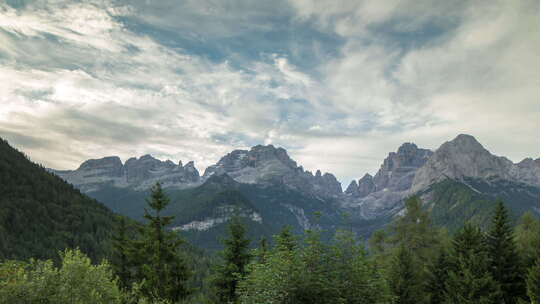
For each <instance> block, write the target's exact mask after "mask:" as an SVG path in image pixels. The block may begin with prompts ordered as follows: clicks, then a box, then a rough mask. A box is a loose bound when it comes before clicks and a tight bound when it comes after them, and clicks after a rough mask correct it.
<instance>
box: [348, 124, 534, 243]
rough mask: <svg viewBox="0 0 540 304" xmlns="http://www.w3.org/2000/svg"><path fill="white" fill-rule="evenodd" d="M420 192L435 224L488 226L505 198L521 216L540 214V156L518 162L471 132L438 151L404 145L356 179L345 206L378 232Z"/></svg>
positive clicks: (508, 204)
mask: <svg viewBox="0 0 540 304" xmlns="http://www.w3.org/2000/svg"><path fill="white" fill-rule="evenodd" d="M415 194H418V195H420V197H421V198H422V201H423V202H424V206H425V207H426V208H427V209H428V210H430V212H431V215H432V218H433V220H434V222H435V223H437V224H440V225H442V226H446V227H448V228H450V229H457V228H458V227H461V226H462V225H463V224H464V223H465V222H466V221H474V222H477V223H479V224H480V225H483V226H485V225H486V224H487V220H488V219H489V218H490V216H491V211H492V207H493V206H494V204H493V203H494V202H495V201H496V200H499V199H500V200H503V201H504V202H505V203H506V205H507V207H508V208H509V209H510V210H511V211H512V212H513V214H514V215H515V216H519V215H521V214H522V213H523V212H525V211H532V212H533V213H534V214H535V215H536V216H539V215H540V159H536V160H533V159H531V158H527V159H525V160H523V161H521V162H519V163H517V164H514V163H512V162H511V161H510V160H508V159H507V158H505V157H500V156H495V155H493V154H491V153H490V152H489V151H488V150H486V149H485V148H484V147H483V146H482V145H481V144H480V143H479V142H478V141H477V140H476V139H475V138H474V137H473V136H470V135H465V134H461V135H458V136H457V137H456V138H455V139H453V140H451V141H449V142H446V143H444V144H442V145H441V147H439V148H438V149H437V150H436V151H435V152H431V151H429V150H425V149H418V148H417V147H416V146H415V145H414V144H404V145H403V146H401V147H400V148H399V149H398V151H397V152H396V153H390V154H389V156H388V157H387V158H386V159H385V161H384V163H383V165H382V166H381V169H380V170H379V171H378V172H377V174H376V175H375V177H373V178H372V177H371V176H369V175H366V176H364V177H363V178H362V179H361V180H360V181H359V182H358V183H352V184H351V185H350V186H349V187H348V188H347V191H346V192H345V199H343V200H342V206H343V207H344V208H346V209H349V210H351V212H352V213H354V214H357V215H358V216H359V217H360V218H361V219H365V220H366V222H369V223H375V224H372V225H371V226H367V227H369V230H373V229H376V228H380V227H382V226H384V225H385V224H386V223H388V222H389V221H392V220H393V218H394V217H395V216H397V215H399V214H400V213H401V212H402V211H403V208H404V205H403V201H404V199H405V198H406V197H408V196H411V195H415ZM359 227H362V228H359V229H360V230H361V231H364V232H365V228H364V227H366V225H365V224H363V223H361V222H360V225H359ZM369 232H370V231H367V232H365V233H368V234H369Z"/></svg>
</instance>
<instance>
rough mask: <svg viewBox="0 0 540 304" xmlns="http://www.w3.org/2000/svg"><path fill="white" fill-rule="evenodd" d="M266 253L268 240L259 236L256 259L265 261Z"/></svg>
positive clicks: (261, 261)
mask: <svg viewBox="0 0 540 304" xmlns="http://www.w3.org/2000/svg"><path fill="white" fill-rule="evenodd" d="M267 254H268V241H267V240H266V238H265V237H262V238H261V241H260V242H259V248H258V250H257V257H258V261H259V262H260V263H264V262H265V261H266V255H267Z"/></svg>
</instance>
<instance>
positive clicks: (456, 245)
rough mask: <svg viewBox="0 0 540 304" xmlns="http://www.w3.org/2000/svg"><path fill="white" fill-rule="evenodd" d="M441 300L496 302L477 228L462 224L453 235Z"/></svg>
mask: <svg viewBox="0 0 540 304" xmlns="http://www.w3.org/2000/svg"><path fill="white" fill-rule="evenodd" d="M450 263H451V269H452V270H451V271H450V272H449V274H448V278H447V281H446V295H445V303H448V304H450V303H452V304H476V303H478V304H498V303H501V296H500V289H499V286H498V284H497V282H496V281H495V280H494V279H493V277H492V276H491V273H490V271H489V260H488V254H487V249H486V245H485V238H484V235H483V233H482V231H480V229H479V228H478V227H474V226H472V225H470V224H466V225H465V227H464V228H463V229H462V230H461V231H460V232H459V233H458V234H457V235H456V236H455V238H454V241H453V248H452V255H451V256H450Z"/></svg>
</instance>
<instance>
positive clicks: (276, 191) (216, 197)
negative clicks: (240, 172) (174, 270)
mask: <svg viewBox="0 0 540 304" xmlns="http://www.w3.org/2000/svg"><path fill="white" fill-rule="evenodd" d="M166 193H167V195H169V197H170V198H171V203H170V205H169V206H168V207H167V209H166V210H165V213H166V214H167V215H174V216H175V219H174V221H173V223H172V224H171V228H172V227H178V226H182V225H185V224H188V223H190V222H192V221H203V220H208V219H215V218H223V217H227V216H230V215H231V214H232V213H235V212H239V213H240V214H241V215H243V216H244V217H246V216H248V215H251V214H253V213H257V214H258V215H260V216H261V218H262V221H261V222H257V221H254V220H252V219H249V218H246V219H245V222H246V224H247V226H248V228H249V229H248V231H249V234H250V235H249V236H250V237H251V238H252V239H253V240H258V239H260V238H261V237H267V238H268V239H271V237H272V236H273V235H274V234H276V233H278V232H279V231H280V230H281V228H282V227H283V226H284V225H289V226H291V227H292V228H293V231H295V232H296V233H301V232H303V231H304V229H305V228H308V226H309V225H317V226H318V227H322V228H325V229H328V230H330V231H335V229H336V227H338V226H340V225H341V223H342V221H343V218H342V216H341V214H340V212H339V209H338V207H337V206H336V205H335V204H334V203H333V202H327V201H323V200H321V199H318V198H315V197H310V196H306V195H304V194H302V193H300V192H298V191H295V190H292V189H289V188H287V187H285V186H280V185H275V186H264V187H263V186H260V185H250V184H240V183H238V182H236V181H234V180H233V179H232V178H231V177H229V176H228V175H221V176H212V177H211V178H209V179H208V180H207V181H206V182H205V183H204V184H203V185H201V186H199V187H195V188H192V189H185V190H178V189H166ZM88 195H90V196H92V197H93V198H95V199H97V200H99V201H101V202H103V203H104V204H105V205H106V206H108V207H109V208H111V209H112V210H113V211H115V212H118V213H120V214H123V215H126V216H129V217H131V218H133V219H136V220H142V216H143V213H144V207H145V205H146V202H145V198H146V197H147V196H148V193H147V192H145V191H134V190H129V189H118V188H113V187H106V188H102V189H100V190H99V191H95V192H91V193H89V194H88ZM225 210H228V211H227V212H224V211H225ZM225 213H227V214H225ZM316 213H320V216H316ZM225 226H226V225H225V223H218V224H216V225H214V226H212V227H211V228H209V229H207V230H199V231H197V230H190V231H184V232H183V235H185V236H186V237H187V239H188V240H190V241H191V242H192V243H193V244H194V245H196V246H200V247H203V248H206V249H212V250H213V249H219V248H221V244H220V242H219V238H221V237H222V236H224V234H225Z"/></svg>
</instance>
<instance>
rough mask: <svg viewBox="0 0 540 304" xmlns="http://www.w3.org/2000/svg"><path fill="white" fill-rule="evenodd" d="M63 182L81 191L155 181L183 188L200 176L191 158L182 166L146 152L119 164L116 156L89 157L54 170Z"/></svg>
mask: <svg viewBox="0 0 540 304" xmlns="http://www.w3.org/2000/svg"><path fill="white" fill-rule="evenodd" d="M52 172H53V173H55V174H56V175H58V176H60V177H61V178H63V179H64V180H66V181H67V182H69V183H71V184H73V185H74V186H76V187H77V188H79V189H81V191H83V192H92V191H96V190H98V189H99V188H101V187H103V186H104V185H110V186H114V187H119V188H133V189H135V190H145V189H149V188H150V187H151V186H152V185H154V184H155V183H156V182H160V183H162V185H163V187H176V188H187V187H193V186H196V185H199V184H200V176H199V172H198V171H197V169H195V167H194V165H193V162H189V163H188V164H186V165H185V166H184V167H183V166H182V163H180V164H179V165H175V164H174V163H173V162H171V161H170V160H167V161H160V160H158V159H155V158H153V157H152V156H150V155H144V156H142V157H140V158H138V159H137V158H130V159H128V160H127V161H126V163H125V164H124V165H123V164H122V162H121V161H120V158H119V157H117V156H110V157H104V158H101V159H90V160H87V161H85V162H84V163H82V164H81V166H80V167H79V168H78V169H77V170H72V171H71V170H66V171H55V170H52Z"/></svg>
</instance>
